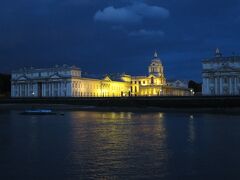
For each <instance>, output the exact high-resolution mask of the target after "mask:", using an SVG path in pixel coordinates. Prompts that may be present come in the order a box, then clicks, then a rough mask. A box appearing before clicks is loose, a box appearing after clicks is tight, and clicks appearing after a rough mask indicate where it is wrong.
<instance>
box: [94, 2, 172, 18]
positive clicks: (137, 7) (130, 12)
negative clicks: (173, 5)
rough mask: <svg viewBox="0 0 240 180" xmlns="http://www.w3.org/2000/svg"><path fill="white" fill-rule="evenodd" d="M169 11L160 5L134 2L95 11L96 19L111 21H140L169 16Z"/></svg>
mask: <svg viewBox="0 0 240 180" xmlns="http://www.w3.org/2000/svg"><path fill="white" fill-rule="evenodd" d="M167 17H169V11H168V10H167V9H165V8H163V7H160V6H151V5H148V4H145V3H142V2H140V3H133V4H131V5H129V6H125V7H121V8H115V7H113V6H109V7H106V8H104V9H103V10H99V11H97V12H96V13H95V15H94V19H95V20H96V21H102V22H109V23H140V22H142V20H143V19H147V18H151V19H152V18H155V19H159V18H162V19H164V18H167Z"/></svg>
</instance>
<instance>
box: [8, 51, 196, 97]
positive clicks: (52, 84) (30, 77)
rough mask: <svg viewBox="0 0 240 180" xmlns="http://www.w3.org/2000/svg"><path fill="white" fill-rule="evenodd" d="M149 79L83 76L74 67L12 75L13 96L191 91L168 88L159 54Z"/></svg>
mask: <svg viewBox="0 0 240 180" xmlns="http://www.w3.org/2000/svg"><path fill="white" fill-rule="evenodd" d="M148 72H149V73H148V76H130V75H127V74H122V75H118V76H108V75H106V76H104V77H103V78H89V77H84V76H82V73H81V70H80V69H79V68H77V67H75V66H71V67H69V66H67V65H64V66H61V67H60V66H56V67H54V68H45V69H35V68H29V69H26V68H25V69H21V70H18V71H13V72H12V85H11V87H12V88H11V96H12V97H122V96H167V95H172V96H188V95H192V91H191V90H190V89H188V88H184V87H177V86H176V87H175V86H169V85H168V84H167V82H166V78H165V76H164V71H163V65H162V62H161V60H160V59H159V57H158V55H157V53H155V54H154V57H153V59H152V61H151V64H150V65H149V67H148Z"/></svg>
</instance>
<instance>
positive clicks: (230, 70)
mask: <svg viewBox="0 0 240 180" xmlns="http://www.w3.org/2000/svg"><path fill="white" fill-rule="evenodd" d="M202 66H203V72H202V77H203V86H202V94H203V95H240V56H236V55H233V56H229V57H224V56H222V54H221V52H220V50H219V49H217V50H216V52H215V57H214V58H211V59H204V60H203V61H202Z"/></svg>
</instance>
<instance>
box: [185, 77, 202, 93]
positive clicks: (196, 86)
mask: <svg viewBox="0 0 240 180" xmlns="http://www.w3.org/2000/svg"><path fill="white" fill-rule="evenodd" d="M188 88H190V89H193V91H194V92H195V93H201V92H202V84H201V83H197V82H195V81H193V80H190V81H189V82H188Z"/></svg>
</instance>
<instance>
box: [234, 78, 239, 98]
mask: <svg viewBox="0 0 240 180" xmlns="http://www.w3.org/2000/svg"><path fill="white" fill-rule="evenodd" d="M234 94H235V95H237V94H238V89H237V76H235V78H234Z"/></svg>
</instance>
